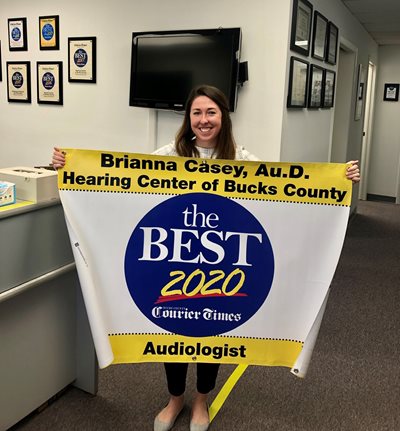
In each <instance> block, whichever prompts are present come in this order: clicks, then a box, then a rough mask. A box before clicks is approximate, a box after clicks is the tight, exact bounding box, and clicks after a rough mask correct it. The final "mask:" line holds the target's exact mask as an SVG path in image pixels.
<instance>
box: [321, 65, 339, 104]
mask: <svg viewBox="0 0 400 431" xmlns="http://www.w3.org/2000/svg"><path fill="white" fill-rule="evenodd" d="M335 80H336V72H334V71H333V70H327V69H325V70H324V80H323V97H322V108H332V107H333V101H334V96H335Z"/></svg>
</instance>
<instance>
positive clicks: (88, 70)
mask: <svg viewBox="0 0 400 431" xmlns="http://www.w3.org/2000/svg"><path fill="white" fill-rule="evenodd" d="M68 81H69V82H86V83H92V84H93V83H95V82H96V38H95V37H70V38H68Z"/></svg>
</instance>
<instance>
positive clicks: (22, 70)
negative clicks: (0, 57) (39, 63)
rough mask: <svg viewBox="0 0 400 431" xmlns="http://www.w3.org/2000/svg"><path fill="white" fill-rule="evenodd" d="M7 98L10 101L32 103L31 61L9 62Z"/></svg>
mask: <svg viewBox="0 0 400 431" xmlns="http://www.w3.org/2000/svg"><path fill="white" fill-rule="evenodd" d="M7 100H8V101H9V102H19V103H31V63H30V61H8V62H7Z"/></svg>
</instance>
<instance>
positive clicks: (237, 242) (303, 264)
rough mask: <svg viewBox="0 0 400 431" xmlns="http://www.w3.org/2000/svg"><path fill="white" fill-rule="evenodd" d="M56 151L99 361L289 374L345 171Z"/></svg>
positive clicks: (303, 335)
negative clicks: (281, 368) (230, 366)
mask: <svg viewBox="0 0 400 431" xmlns="http://www.w3.org/2000/svg"><path fill="white" fill-rule="evenodd" d="M64 151H65V153H66V161H67V162H66V166H65V168H64V169H62V170H60V171H59V188H60V195H61V199H62V202H63V206H64V209H65V214H66V219H67V223H68V228H69V232H70V236H71V242H72V245H73V249H74V254H75V258H76V261H77V267H78V272H79V276H80V280H81V284H82V290H83V294H84V297H85V303H86V307H87V310H88V315H89V320H90V323H91V327H92V333H93V334H94V339H95V344H96V349H97V353H98V356H99V361H100V364H103V365H104V366H105V365H107V364H108V363H110V362H112V361H113V362H114V363H118V362H143V361H151V362H154V361H191V362H196V361H203V362H226V363H247V364H260V365H285V366H292V365H293V363H294V362H295V360H296V358H297V357H298V356H299V354H300V352H301V350H302V347H303V344H304V343H305V342H306V339H307V336H308V334H309V332H310V329H311V327H312V325H313V323H314V321H315V318H316V316H317V314H318V312H319V310H320V308H321V304H322V302H323V300H324V298H325V295H326V292H327V290H328V288H329V284H330V281H331V279H332V276H333V273H334V270H335V267H336V264H337V260H338V258H339V254H340V250H341V246H342V242H343V238H344V232H345V229H346V223H347V217H348V207H349V205H350V202H351V183H350V181H348V180H346V178H345V169H346V166H345V165H344V164H313V163H309V164H307V163H305V164H303V163H302V164H299V163H293V164H291V163H267V162H261V161H260V162H243V161H224V160H214V159H207V160H204V159H196V158H181V157H165V156H155V155H141V154H125V153H116V152H108V151H88V150H70V149H66V150H64Z"/></svg>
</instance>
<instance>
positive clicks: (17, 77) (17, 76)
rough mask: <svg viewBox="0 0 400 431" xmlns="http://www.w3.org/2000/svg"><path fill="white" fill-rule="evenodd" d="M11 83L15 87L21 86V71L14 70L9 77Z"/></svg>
mask: <svg viewBox="0 0 400 431" xmlns="http://www.w3.org/2000/svg"><path fill="white" fill-rule="evenodd" d="M11 81H12V84H13V86H14V87H15V88H21V87H22V86H23V84H24V77H23V76H22V74H21V73H19V72H15V73H13V76H12V77H11Z"/></svg>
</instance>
